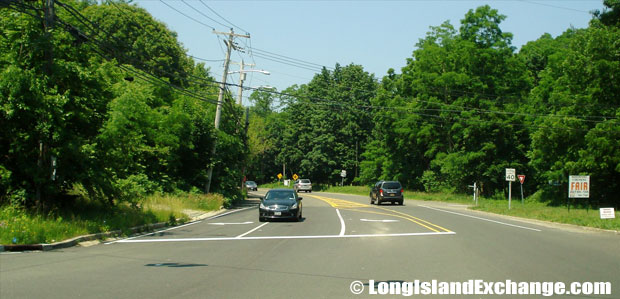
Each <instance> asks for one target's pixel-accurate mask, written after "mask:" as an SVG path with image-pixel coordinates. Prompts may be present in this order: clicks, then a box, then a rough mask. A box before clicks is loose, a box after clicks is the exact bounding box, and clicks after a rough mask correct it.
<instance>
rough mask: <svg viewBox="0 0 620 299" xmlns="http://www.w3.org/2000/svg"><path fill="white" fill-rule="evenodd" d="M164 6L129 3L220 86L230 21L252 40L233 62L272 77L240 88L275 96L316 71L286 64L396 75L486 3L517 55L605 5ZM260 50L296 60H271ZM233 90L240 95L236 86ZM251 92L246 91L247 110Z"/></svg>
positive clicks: (411, 0) (504, 0)
mask: <svg viewBox="0 0 620 299" xmlns="http://www.w3.org/2000/svg"><path fill="white" fill-rule="evenodd" d="M163 1H164V2H165V3H162V2H161V1H159V0H137V1H134V2H133V3H136V4H137V5H138V6H140V7H143V8H145V9H146V10H147V11H149V12H150V13H151V14H152V15H153V16H154V17H155V18H156V19H157V20H159V21H162V22H163V23H165V24H166V25H167V26H168V28H169V29H171V30H172V31H174V32H176V33H177V34H178V38H179V41H180V42H181V43H182V44H183V46H184V47H185V48H186V49H187V51H188V54H189V55H192V56H195V57H198V58H202V59H207V60H213V61H209V62H206V64H207V66H209V67H210V68H211V71H212V73H213V75H214V77H215V78H216V79H217V80H218V81H219V80H220V79H221V78H222V73H223V59H224V57H225V44H224V43H223V41H222V40H223V39H224V38H225V37H224V36H222V35H216V34H214V33H213V32H212V31H213V28H215V30H217V31H222V32H228V31H229V30H230V28H231V27H233V26H232V25H230V23H232V24H234V26H235V27H233V28H234V30H235V33H241V34H245V33H250V35H251V38H249V39H246V38H237V39H236V41H237V43H238V44H239V45H240V46H241V47H244V48H246V50H245V53H240V52H236V53H233V55H232V60H233V61H235V62H239V61H241V59H243V60H244V62H245V63H255V64H256V66H255V67H249V66H248V67H245V69H249V68H254V69H263V70H266V71H269V72H270V73H271V74H270V75H264V74H261V73H252V72H251V73H248V74H247V75H248V76H247V79H246V81H245V82H244V86H251V87H258V86H265V85H268V86H274V87H276V88H277V89H278V90H280V91H281V90H283V89H285V88H287V87H289V86H291V85H293V84H305V83H308V82H309V81H310V80H311V79H312V77H313V76H314V74H315V73H316V71H314V70H310V69H308V67H306V68H300V67H295V66H291V65H289V64H295V65H297V64H298V63H299V62H298V61H299V60H302V61H305V62H310V63H313V64H317V65H324V66H326V67H328V68H329V67H333V66H334V65H335V64H336V63H340V64H341V65H348V64H350V63H354V64H359V65H362V66H363V67H364V69H365V70H366V71H367V72H369V73H372V74H374V75H375V77H376V78H378V79H381V78H382V77H383V76H384V75H385V74H386V72H387V70H388V69H390V68H393V69H395V70H396V72H397V73H399V72H400V69H401V68H402V67H403V66H405V61H406V59H407V58H410V57H411V56H412V52H413V50H414V49H415V44H416V43H417V42H418V40H419V39H421V38H424V37H425V36H426V33H427V32H428V31H429V27H430V26H439V25H440V24H442V23H443V22H444V21H449V22H450V23H451V24H452V25H454V27H455V28H457V29H458V27H459V26H460V20H461V19H462V18H463V17H464V15H465V13H467V11H468V10H470V9H475V8H476V7H478V6H481V5H485V4H488V5H490V6H491V7H492V8H494V9H497V10H498V11H499V12H500V13H501V14H503V15H506V16H507V18H506V20H505V21H504V22H503V23H502V24H501V28H502V30H503V31H504V32H511V33H512V34H513V35H514V37H513V46H515V47H517V51H518V49H519V48H520V47H521V46H523V45H524V44H526V43H527V42H529V41H533V40H536V39H538V38H539V37H540V36H541V35H542V34H544V33H550V34H551V35H552V36H553V37H556V36H558V35H560V34H562V33H563V32H564V31H566V30H567V29H568V28H570V27H574V28H585V27H587V26H588V22H589V21H590V19H591V18H592V16H591V14H590V11H593V10H596V9H599V10H602V9H603V4H602V0H564V1H553V0H532V1H528V0H521V1H519V0H496V1H489V0H487V1H459V0H452V1H443V0H435V1H430V0H428V1H424V0H400V1H361V0H360V1H316V0H315V1H312V0H306V1H234V0H228V1H207V0H163ZM175 9H176V10H175ZM177 10H178V11H180V12H182V13H183V14H181V13H179V12H178V11H177ZM214 12H215V13H214ZM216 13H217V14H216ZM218 15H219V16H218ZM220 16H221V17H220ZM222 17H223V18H222ZM264 51H267V52H270V53H275V54H278V55H279V56H277V57H279V58H282V56H286V57H290V58H293V59H295V60H294V61H290V63H289V64H283V63H279V62H274V61H272V60H270V59H273V58H274V57H273V56H271V54H269V53H266V52H264ZM251 53H253V55H250V54H251ZM278 60H279V59H278ZM306 65H307V64H306ZM309 68H311V69H312V68H314V65H309ZM238 69H239V65H234V64H232V65H231V69H230V70H231V71H232V70H238ZM228 82H231V83H238V82H239V74H232V75H229V77H228ZM232 91H233V92H234V93H236V92H237V90H236V88H234V89H233V90H232ZM249 94H250V92H249V91H246V92H245V93H244V98H246V100H244V104H245V105H247V104H248V102H247V96H248V95H249Z"/></svg>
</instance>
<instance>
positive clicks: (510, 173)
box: [506, 168, 517, 182]
mask: <svg viewBox="0 0 620 299" xmlns="http://www.w3.org/2000/svg"><path fill="white" fill-rule="evenodd" d="M516 180H517V171H516V170H515V169H514V168H506V181H509V182H514V181H516Z"/></svg>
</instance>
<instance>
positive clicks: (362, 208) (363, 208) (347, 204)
mask: <svg viewBox="0 0 620 299" xmlns="http://www.w3.org/2000/svg"><path fill="white" fill-rule="evenodd" d="M309 196H311V197H314V198H316V199H319V200H322V201H324V202H326V203H328V204H329V205H331V206H332V207H333V208H336V209H342V210H349V211H355V212H360V213H369V214H377V215H384V216H391V217H397V218H402V219H405V220H409V221H411V222H413V223H415V224H417V225H420V226H422V227H424V228H426V229H429V230H431V231H434V232H437V233H439V232H452V231H451V230H449V229H447V228H444V227H441V226H439V225H437V224H433V223H430V222H428V221H426V220H424V219H420V218H418V217H414V216H411V215H409V214H405V213H403V212H399V211H394V210H390V209H386V208H382V207H379V206H376V207H373V206H371V205H367V204H362V203H357V202H354V201H348V200H343V199H335V198H329V197H323V196H318V195H309ZM367 208H375V209H379V210H383V211H385V212H380V211H373V210H370V209H367Z"/></svg>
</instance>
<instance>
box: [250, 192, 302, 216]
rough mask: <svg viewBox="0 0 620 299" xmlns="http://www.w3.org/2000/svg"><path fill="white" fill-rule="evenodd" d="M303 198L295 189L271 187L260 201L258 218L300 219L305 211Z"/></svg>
mask: <svg viewBox="0 0 620 299" xmlns="http://www.w3.org/2000/svg"><path fill="white" fill-rule="evenodd" d="M301 199H302V198H301V197H299V196H298V195H297V192H295V190H291V189H271V190H269V191H267V194H265V197H264V198H262V199H261V201H260V206H259V207H258V220H259V221H260V222H263V221H265V220H266V219H276V218H289V219H294V220H296V221H300V220H301V218H302V212H303V211H302V208H303V207H302V204H301Z"/></svg>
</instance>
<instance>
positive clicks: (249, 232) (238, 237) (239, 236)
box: [235, 222, 269, 239]
mask: <svg viewBox="0 0 620 299" xmlns="http://www.w3.org/2000/svg"><path fill="white" fill-rule="evenodd" d="M267 224H269V222H265V223H263V224H261V225H259V226H257V227H255V228H253V229H251V230H249V231H248V232H246V233H243V234H240V235H238V236H236V237H235V238H236V239H240V238H241V237H243V236H245V235H248V234H251V233H252V232H254V231H255V230H257V229H259V228H261V227H263V226H265V225H267Z"/></svg>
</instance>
